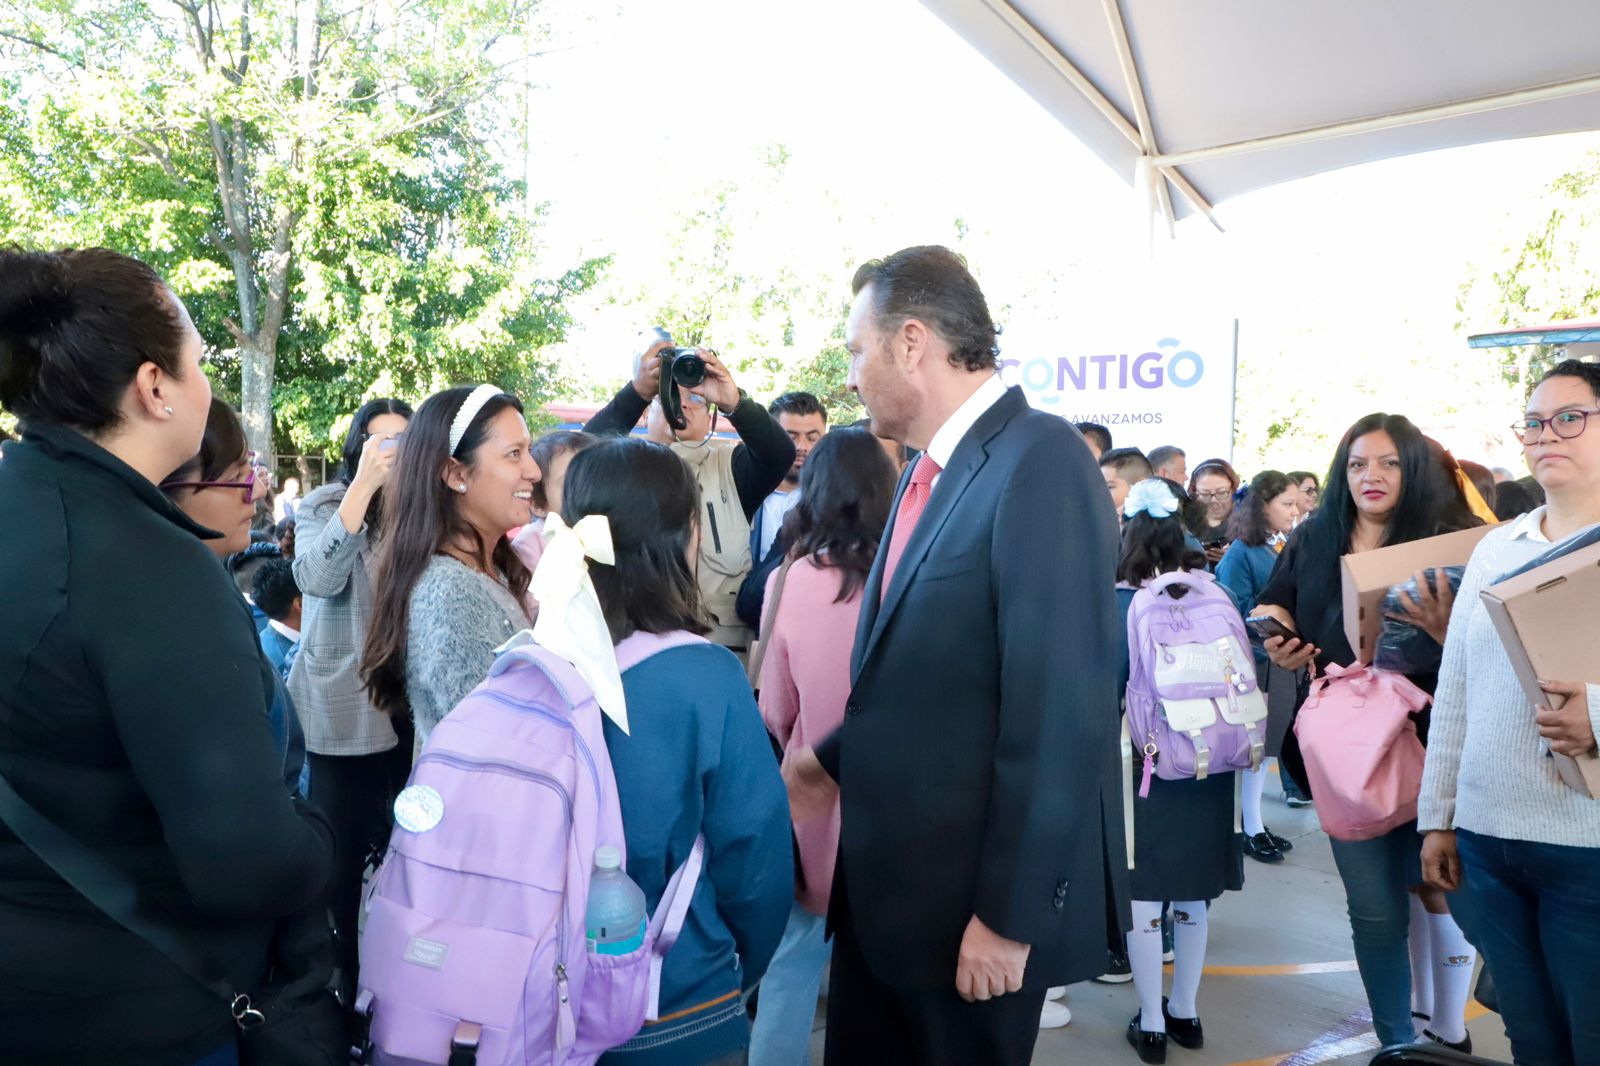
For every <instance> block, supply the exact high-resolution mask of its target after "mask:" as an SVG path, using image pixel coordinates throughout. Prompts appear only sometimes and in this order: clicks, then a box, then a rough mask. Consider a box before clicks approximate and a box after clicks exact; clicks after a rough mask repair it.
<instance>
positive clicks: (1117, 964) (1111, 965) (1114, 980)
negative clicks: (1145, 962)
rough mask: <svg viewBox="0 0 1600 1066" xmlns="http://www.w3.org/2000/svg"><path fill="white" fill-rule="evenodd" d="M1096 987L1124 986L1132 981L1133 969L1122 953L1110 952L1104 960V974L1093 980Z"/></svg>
mask: <svg viewBox="0 0 1600 1066" xmlns="http://www.w3.org/2000/svg"><path fill="white" fill-rule="evenodd" d="M1093 980H1094V983H1095V984H1098V985H1125V984H1127V983H1128V982H1129V981H1132V980H1133V967H1132V966H1130V965H1129V964H1128V956H1127V955H1126V954H1124V953H1123V952H1120V951H1116V952H1112V953H1111V954H1110V955H1109V956H1108V957H1107V959H1106V972H1105V973H1103V974H1101V975H1100V976H1099V977H1096V978H1093Z"/></svg>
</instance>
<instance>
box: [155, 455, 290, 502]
mask: <svg viewBox="0 0 1600 1066" xmlns="http://www.w3.org/2000/svg"><path fill="white" fill-rule="evenodd" d="M245 461H246V462H247V463H249V464H250V480H249V481H163V482H162V483H161V488H162V491H170V490H172V489H194V490H196V491H199V490H200V489H243V490H244V502H245V503H255V502H256V501H257V500H261V499H265V498H266V495H267V468H266V467H264V466H262V465H261V464H260V463H258V462H256V453H255V452H246V453H245Z"/></svg>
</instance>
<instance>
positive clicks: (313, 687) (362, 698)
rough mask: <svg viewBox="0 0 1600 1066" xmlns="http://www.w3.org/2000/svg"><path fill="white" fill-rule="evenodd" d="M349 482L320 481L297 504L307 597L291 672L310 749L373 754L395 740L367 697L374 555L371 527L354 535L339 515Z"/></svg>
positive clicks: (299, 576)
mask: <svg viewBox="0 0 1600 1066" xmlns="http://www.w3.org/2000/svg"><path fill="white" fill-rule="evenodd" d="M344 494H345V486H344V485H343V484H342V483H340V482H333V483H332V484H328V485H323V486H322V487H321V488H318V489H316V490H314V491H313V492H312V493H311V494H310V495H308V496H307V497H306V498H305V499H304V500H302V501H301V502H300V509H299V513H298V515H297V517H296V519H295V554H294V579H295V583H296V584H297V585H299V586H300V592H301V593H302V595H303V601H302V606H301V623H300V654H299V655H298V656H297V657H296V658H295V661H294V667H293V668H292V669H291V670H290V672H289V693H290V695H292V696H293V697H294V703H295V707H296V708H297V709H298V710H299V712H300V721H301V724H302V725H303V726H304V727H305V733H306V750H307V751H310V752H314V753H315V754H317V755H371V754H373V753H375V752H380V751H388V750H389V749H390V748H392V747H394V746H395V744H396V743H397V742H398V737H397V736H396V735H395V731H394V726H392V725H391V724H390V722H389V716H388V715H387V714H385V713H384V712H382V711H380V710H378V709H377V708H375V707H373V706H372V704H371V703H370V702H368V700H367V690H366V686H365V685H364V684H362V681H361V646H362V644H363V643H364V642H365V641H366V636H367V620H368V619H369V618H370V617H371V616H372V585H371V583H370V582H369V581H368V578H367V566H368V563H369V562H370V559H371V555H372V548H371V545H370V544H369V543H368V541H367V529H366V527H365V526H363V527H362V529H361V531H360V532H359V533H351V532H349V531H348V530H346V529H345V528H344V523H343V522H342V521H340V520H339V515H338V511H339V505H340V503H342V502H343V501H344Z"/></svg>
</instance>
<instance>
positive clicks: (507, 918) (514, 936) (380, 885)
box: [352, 633, 705, 1066]
mask: <svg viewBox="0 0 1600 1066" xmlns="http://www.w3.org/2000/svg"><path fill="white" fill-rule="evenodd" d="M699 643H704V641H703V639H702V638H700V637H695V636H691V635H689V634H687V633H675V634H668V635H664V636H656V635H652V634H636V635H634V636H633V637H630V638H629V639H627V640H625V641H623V642H622V644H620V645H618V647H617V662H618V665H619V666H620V667H621V668H622V669H623V670H627V669H628V668H629V667H631V666H634V665H636V664H637V663H639V662H642V661H643V660H644V659H647V658H649V657H650V656H652V655H655V654H656V653H658V652H661V651H665V650H666V649H668V648H672V647H677V646H680V645H684V644H699ZM600 721H601V712H600V708H599V705H598V704H597V703H596V702H595V700H594V697H593V693H592V692H591V690H590V688H589V685H588V684H587V683H586V682H585V681H584V680H583V679H582V677H580V676H579V674H578V672H577V670H576V669H574V668H573V667H572V665H571V664H570V663H568V662H566V661H565V660H563V659H561V658H560V657H558V656H556V655H554V654H552V653H551V652H549V651H547V650H545V649H544V648H541V647H539V646H537V645H534V644H525V645H522V646H521V647H517V648H513V649H511V650H510V651H506V652H504V653H503V654H501V656H500V657H499V659H497V660H496V661H495V664H494V666H493V668H492V669H491V670H490V672H489V677H488V678H487V679H486V680H485V681H484V682H483V684H481V685H479V686H478V687H477V688H476V689H474V690H473V691H472V692H471V693H470V694H469V695H468V696H467V697H466V698H465V699H463V700H462V701H461V703H460V704H458V705H457V706H456V708H455V709H454V710H452V711H451V712H450V714H449V715H447V716H446V717H445V719H444V721H442V722H440V723H439V725H438V726H437V727H435V729H434V730H433V732H432V734H431V735H430V736H429V737H428V743H427V744H426V745H425V746H424V747H423V749H422V753H421V754H420V755H419V756H418V757H417V761H416V764H415V766H414V767H413V769H412V771H411V780H410V781H409V782H408V784H407V787H406V789H405V791H404V792H402V793H401V794H400V799H399V800H398V801H397V802H396V804H395V818H396V825H395V829H394V834H393V837H392V839H391V840H390V843H389V851H388V855H387V857H386V858H385V860H384V862H383V865H382V866H381V867H380V868H379V870H378V873H377V876H376V877H375V878H374V879H373V882H372V885H371V886H370V888H369V889H368V895H367V901H366V910H367V915H366V925H365V927H364V929H363V931H362V935H361V975H360V988H359V991H358V996H357V1000H356V1012H357V1015H358V1018H359V1021H360V1025H361V1028H362V1029H363V1030H364V1031H363V1032H362V1033H361V1034H360V1035H359V1036H358V1039H357V1041H356V1046H355V1047H354V1048H353V1049H352V1053H353V1054H354V1055H355V1056H356V1057H357V1060H358V1061H361V1062H370V1063H374V1064H376V1066H419V1064H424V1063H427V1064H434V1066H444V1064H447V1063H448V1064H450V1066H466V1064H476V1066H498V1064H501V1063H513V1062H514V1063H518V1064H526V1066H589V1064H591V1063H593V1062H594V1061H595V1060H596V1059H598V1058H599V1057H600V1055H601V1054H602V1053H604V1052H605V1051H607V1050H608V1049H610V1048H613V1047H616V1046H618V1045H620V1044H623V1043H625V1042H627V1041H628V1040H629V1039H631V1038H632V1037H633V1036H634V1035H635V1034H636V1033H638V1031H639V1029H640V1027H641V1026H642V1025H643V1024H644V1022H645V1021H646V1020H653V1019H654V1018H655V1017H656V1016H657V1009H658V1004H657V998H658V995H659V992H660V982H661V963H662V960H663V958H664V957H665V955H666V953H667V951H668V950H669V949H670V948H671V947H672V945H673V943H674V942H675V941H676V940H677V937H678V932H679V930H681V929H682V927H683V922H684V918H685V917H686V916H687V914H688V911H689V903H690V900H691V898H692V897H693V896H694V889H695V884H696V882H697V881H698V880H699V877H700V868H701V865H702V863H703V860H704V852H705V841H704V839H703V838H702V839H697V840H696V841H695V845H694V849H693V851H692V852H691V853H690V855H689V857H688V858H687V859H686V860H685V861H684V863H683V865H682V866H681V867H680V868H679V869H678V870H677V872H676V873H674V874H673V876H672V880H671V881H670V882H668V884H667V887H666V891H665V892H664V893H663V895H662V897H661V902H660V905H659V906H658V907H657V908H656V913H655V914H654V915H653V916H652V917H651V919H650V923H649V926H648V931H647V934H646V936H645V943H644V946H643V947H640V948H638V949H637V950H635V951H633V952H631V953H629V954H626V955H616V956H611V955H599V954H590V953H589V952H588V951H587V950H586V946H585V929H584V912H585V909H586V906H587V902H588V896H589V875H590V872H591V870H592V868H593V863H594V852H595V849H596V848H598V847H601V846H603V845H609V846H611V847H615V848H618V849H625V847H626V841H625V839H624V837H623V831H622V812H621V809H620V807H619V806H618V802H617V785H616V779H615V778H614V777H613V775H612V770H611V759H610V756H609V755H608V754H607V752H606V744H605V737H604V734H603V733H602V731H601V725H600ZM624 855H626V852H625V850H624Z"/></svg>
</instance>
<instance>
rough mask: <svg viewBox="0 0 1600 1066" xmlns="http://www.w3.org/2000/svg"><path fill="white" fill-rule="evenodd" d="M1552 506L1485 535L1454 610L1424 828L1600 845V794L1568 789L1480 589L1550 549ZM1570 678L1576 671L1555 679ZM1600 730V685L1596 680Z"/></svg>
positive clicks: (1592, 694) (1431, 739)
mask: <svg viewBox="0 0 1600 1066" xmlns="http://www.w3.org/2000/svg"><path fill="white" fill-rule="evenodd" d="M1543 518H1544V508H1542V507H1541V508H1539V509H1538V510H1537V511H1534V512H1533V513H1532V514H1529V515H1526V516H1524V517H1523V518H1521V519H1519V520H1517V521H1515V522H1508V523H1506V524H1505V525H1504V526H1501V527H1500V528H1499V529H1496V530H1493V531H1492V532H1490V533H1489V534H1488V536H1486V537H1484V538H1483V541H1482V543H1480V544H1479V545H1478V548H1477V550H1476V551H1475V552H1473V553H1472V561H1471V563H1469V564H1468V565H1467V572H1466V575H1465V576H1464V577H1463V578H1462V580H1461V591H1460V592H1459V593H1457V595H1456V605H1455V609H1454V611H1453V612H1452V613H1451V615H1450V632H1449V635H1448V636H1447V637H1446V639H1445V646H1444V663H1443V665H1442V666H1441V667H1440V670H1439V688H1438V691H1437V692H1436V693H1435V694H1434V701H1433V724H1432V726H1431V727H1430V729H1429V731H1428V762H1427V769H1426V770H1425V771H1424V773H1423V776H1422V801H1421V805H1420V809H1419V812H1418V814H1419V816H1418V819H1417V826H1418V828H1419V829H1421V830H1422V831H1424V832H1426V831H1427V830H1430V829H1467V830H1471V831H1472V832H1474V833H1481V834H1483V835H1485V836H1494V837H1501V838H1503V839H1507V840H1528V841H1534V842H1537V843H1541V844H1563V845H1567V846H1570V847H1584V848H1596V847H1600V800H1591V799H1586V798H1584V797H1583V796H1581V795H1579V794H1578V793H1577V792H1575V791H1573V790H1572V789H1571V788H1568V787H1567V786H1566V785H1565V784H1564V783H1563V782H1562V780H1561V778H1560V776H1559V775H1558V774H1557V773H1556V769H1555V764H1554V763H1553V762H1552V761H1551V760H1550V758H1549V757H1548V756H1547V755H1546V754H1545V747H1544V743H1543V741H1542V740H1541V739H1540V737H1539V731H1538V729H1537V727H1536V726H1535V725H1534V721H1533V714H1534V712H1533V709H1532V707H1531V705H1530V703H1529V700H1528V697H1527V694H1526V693H1524V692H1523V691H1522V686H1521V684H1519V683H1518V681H1517V677H1516V674H1515V673H1513V672H1512V669H1511V660H1510V659H1509V658H1507V656H1506V652H1505V648H1504V647H1503V646H1502V645H1501V643H1500V637H1499V635H1498V634H1497V633H1496V631H1495V628H1494V623H1493V622H1492V621H1491V620H1490V618H1489V612H1488V611H1486V610H1485V609H1484V606H1483V600H1482V599H1481V598H1480V597H1479V595H1478V593H1479V592H1480V591H1481V590H1482V589H1483V588H1484V587H1485V586H1487V585H1490V584H1492V583H1494V582H1495V581H1496V580H1498V579H1499V578H1500V577H1501V576H1503V575H1504V574H1505V573H1506V572H1507V571H1510V570H1514V569H1516V568H1517V567H1519V566H1521V565H1522V564H1523V563H1526V562H1528V561H1530V560H1532V559H1533V558H1535V557H1536V556H1538V555H1539V554H1540V553H1542V552H1543V551H1545V550H1546V549H1547V548H1549V547H1550V542H1549V541H1548V540H1547V539H1546V538H1545V536H1544V533H1543V532H1542V530H1541V529H1540V523H1541V521H1542V519H1543ZM1552 680H1558V681H1564V680H1572V679H1571V678H1553V679H1552ZM1589 717H1590V719H1591V720H1592V721H1593V722H1594V725H1595V732H1596V733H1597V734H1600V685H1590V686H1589Z"/></svg>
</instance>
